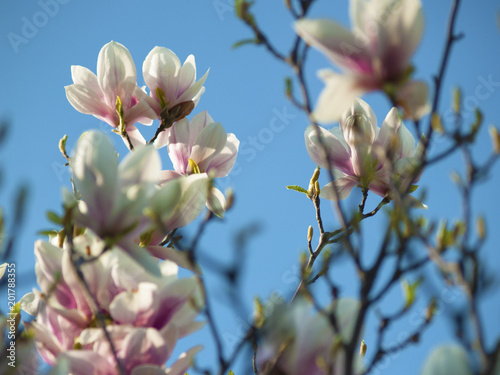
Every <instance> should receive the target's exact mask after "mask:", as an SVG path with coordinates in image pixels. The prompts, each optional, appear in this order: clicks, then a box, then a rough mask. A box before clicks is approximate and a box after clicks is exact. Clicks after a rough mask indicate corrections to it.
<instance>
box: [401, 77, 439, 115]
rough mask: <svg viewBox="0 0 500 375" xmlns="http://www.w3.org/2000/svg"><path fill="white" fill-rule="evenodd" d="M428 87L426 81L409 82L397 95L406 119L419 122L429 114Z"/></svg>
mask: <svg viewBox="0 0 500 375" xmlns="http://www.w3.org/2000/svg"><path fill="white" fill-rule="evenodd" d="M427 96H428V87H427V83H425V82H424V81H410V82H407V83H406V84H405V85H404V86H403V87H402V88H401V89H400V90H399V91H398V92H397V94H396V101H397V103H398V105H399V106H401V107H402V108H403V111H404V118H409V119H412V120H419V119H420V118H421V117H423V116H425V115H426V114H427V113H429V111H430V109H431V107H430V105H429V103H428V102H427Z"/></svg>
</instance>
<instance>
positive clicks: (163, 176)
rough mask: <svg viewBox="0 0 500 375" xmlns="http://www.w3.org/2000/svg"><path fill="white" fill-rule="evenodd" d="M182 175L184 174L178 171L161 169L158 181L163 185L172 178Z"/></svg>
mask: <svg viewBox="0 0 500 375" xmlns="http://www.w3.org/2000/svg"><path fill="white" fill-rule="evenodd" d="M181 176H183V175H182V174H180V173H178V172H176V171H161V172H160V174H159V179H158V183H159V184H160V185H163V184H164V183H166V182H168V181H170V180H173V179H175V178H179V177H181Z"/></svg>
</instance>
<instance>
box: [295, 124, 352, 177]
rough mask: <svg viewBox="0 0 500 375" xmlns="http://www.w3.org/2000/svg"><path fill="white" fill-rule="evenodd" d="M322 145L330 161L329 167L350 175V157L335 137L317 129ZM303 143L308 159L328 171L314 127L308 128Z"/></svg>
mask: <svg viewBox="0 0 500 375" xmlns="http://www.w3.org/2000/svg"><path fill="white" fill-rule="evenodd" d="M319 130H320V133H321V137H322V140H323V145H324V146H325V148H326V152H327V157H328V159H329V160H330V167H335V168H337V169H340V170H341V171H343V172H345V173H347V174H352V166H351V161H350V155H349V153H348V152H347V150H346V149H345V147H344V146H343V145H342V143H341V142H340V141H339V140H338V139H337V137H336V136H335V135H333V134H332V133H331V132H329V131H328V130H326V129H323V128H322V127H319ZM304 138H305V143H306V148H307V152H308V154H309V157H310V158H311V159H312V161H313V162H314V163H316V164H317V165H319V166H320V167H322V168H324V169H328V162H327V159H325V156H324V155H325V150H323V149H322V148H321V144H320V142H319V139H318V136H317V131H316V129H315V127H314V126H312V125H311V126H308V127H307V129H306V131H305V133H304Z"/></svg>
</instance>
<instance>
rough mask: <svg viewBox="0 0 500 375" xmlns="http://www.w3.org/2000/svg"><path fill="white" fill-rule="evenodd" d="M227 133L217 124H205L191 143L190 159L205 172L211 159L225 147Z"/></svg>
mask: <svg viewBox="0 0 500 375" xmlns="http://www.w3.org/2000/svg"><path fill="white" fill-rule="evenodd" d="M226 140H227V133H226V130H225V129H224V127H223V126H222V125H221V124H220V123H218V122H212V123H211V124H207V126H205V127H204V128H203V130H202V131H201V132H200V134H198V136H197V137H196V139H195V140H194V142H193V148H192V150H191V157H190V159H193V160H194V161H195V162H196V163H197V164H198V166H199V168H200V170H201V171H202V172H205V171H206V170H207V169H208V166H209V165H210V162H211V161H212V159H213V157H214V156H215V155H217V154H219V153H220V152H221V151H222V150H223V149H224V147H225V146H226Z"/></svg>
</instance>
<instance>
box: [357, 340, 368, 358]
mask: <svg viewBox="0 0 500 375" xmlns="http://www.w3.org/2000/svg"><path fill="white" fill-rule="evenodd" d="M366 349H367V346H366V344H365V340H363V341H361V345H360V346H359V355H360V356H361V357H364V356H365V354H366Z"/></svg>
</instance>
